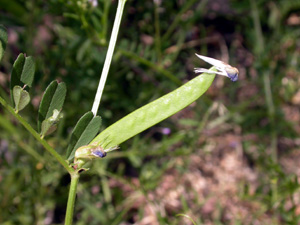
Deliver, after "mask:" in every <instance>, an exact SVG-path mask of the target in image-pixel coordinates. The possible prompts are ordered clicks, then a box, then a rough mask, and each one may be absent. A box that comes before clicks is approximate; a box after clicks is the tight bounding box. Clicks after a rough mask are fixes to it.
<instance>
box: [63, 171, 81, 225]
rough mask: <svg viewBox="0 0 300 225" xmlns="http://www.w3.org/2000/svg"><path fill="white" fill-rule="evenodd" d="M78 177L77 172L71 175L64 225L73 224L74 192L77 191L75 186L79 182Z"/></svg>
mask: <svg viewBox="0 0 300 225" xmlns="http://www.w3.org/2000/svg"><path fill="white" fill-rule="evenodd" d="M79 177H80V176H79V174H78V172H77V171H76V172H73V173H71V185H70V190H69V197H68V204H67V212H66V217H65V225H71V224H72V222H73V214H74V206H75V199H76V191H77V184H78V181H79Z"/></svg>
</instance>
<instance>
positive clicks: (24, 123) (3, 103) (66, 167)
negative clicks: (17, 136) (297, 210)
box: [0, 97, 74, 174]
mask: <svg viewBox="0 0 300 225" xmlns="http://www.w3.org/2000/svg"><path fill="white" fill-rule="evenodd" d="M0 103H1V104H2V105H3V106H4V107H5V108H6V109H7V110H8V111H9V112H10V114H12V115H13V116H14V117H15V118H16V119H17V120H18V121H19V122H20V123H21V124H22V125H23V126H24V127H25V128H26V129H27V130H28V131H29V132H30V133H31V134H32V135H33V137H34V138H35V139H36V140H37V141H38V142H40V143H41V144H42V145H43V146H44V148H45V149H46V150H47V151H48V152H49V153H50V154H51V155H52V156H54V158H55V159H56V160H57V161H58V162H59V163H60V164H61V165H62V166H63V167H64V168H65V169H66V170H67V171H68V172H69V173H70V174H71V173H72V172H74V170H73V169H72V168H71V167H70V166H69V164H68V163H67V162H66V161H65V160H64V159H63V157H62V156H61V155H60V154H58V153H57V152H56V151H55V150H54V149H53V148H52V147H51V146H50V145H49V144H48V143H47V142H46V141H45V140H44V139H42V138H41V137H40V135H39V134H38V133H37V132H36V131H35V130H34V129H33V128H32V127H31V126H30V124H29V123H27V122H26V121H25V120H24V119H23V117H21V116H20V115H19V114H17V113H16V112H15V110H14V109H13V108H12V107H11V106H10V105H9V104H8V103H7V102H6V101H5V100H4V99H3V98H1V97H0Z"/></svg>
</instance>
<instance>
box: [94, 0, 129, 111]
mask: <svg viewBox="0 0 300 225" xmlns="http://www.w3.org/2000/svg"><path fill="white" fill-rule="evenodd" d="M126 1H127V0H119V3H118V8H117V13H116V18H115V22H114V26H113V30H112V33H111V38H110V41H109V45H108V49H107V54H106V58H105V62H104V66H103V70H102V74H101V79H100V82H99V85H98V89H97V93H96V96H95V100H94V104H93V107H92V112H93V114H94V116H96V114H97V111H98V108H99V105H100V101H101V97H102V93H103V89H104V85H105V82H106V79H107V75H108V72H109V67H110V64H111V60H112V56H113V53H114V49H115V46H116V41H117V36H118V32H119V28H120V24H121V19H122V14H123V10H124V6H125V3H126Z"/></svg>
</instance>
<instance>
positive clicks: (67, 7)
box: [0, 0, 300, 225]
mask: <svg viewBox="0 0 300 225" xmlns="http://www.w3.org/2000/svg"><path fill="white" fill-rule="evenodd" d="M93 2H97V6H93V4H92V3H93ZM116 6H117V1H105V0H98V1H88V0H79V1H75V0H70V1H69V0H68V1H67V0H49V1H43V0H27V1H25V0H10V1H7V0H0V10H1V14H0V18H1V24H3V25H4V26H5V27H6V28H7V29H8V34H9V42H8V46H7V50H6V53H5V56H4V59H3V60H2V63H1V73H0V94H1V97H3V98H5V99H9V74H10V71H11V68H12V63H13V62H14V60H15V59H16V57H17V56H18V54H19V53H20V52H23V53H26V54H27V55H31V56H33V57H34V58H35V59H36V62H37V72H36V76H35V81H34V85H33V88H32V89H31V91H30V92H31V96H35V97H34V98H33V99H32V102H31V104H30V106H27V108H26V109H25V110H24V111H22V113H21V115H22V116H23V117H25V118H26V119H27V120H28V121H29V122H30V123H31V124H32V126H34V127H35V126H36V125H35V124H36V120H37V107H38V103H39V101H40V98H41V96H42V92H43V90H44V89H45V88H46V87H47V85H48V84H49V83H50V82H51V81H52V80H54V79H57V80H61V81H64V82H65V83H66V85H67V89H68V94H67V97H66V101H65V106H64V109H63V113H64V118H63V119H62V121H61V122H60V124H59V127H58V130H57V132H55V133H54V134H53V135H51V136H50V137H47V141H48V142H49V143H50V144H51V145H52V146H54V147H55V149H57V151H58V152H60V153H61V154H64V152H65V151H66V146H67V143H68V138H69V134H70V132H71V130H72V128H73V127H74V125H75V124H76V122H77V120H78V119H79V118H80V117H81V116H82V115H83V114H84V113H85V112H87V111H89V110H90V109H91V107H92V102H93V98H94V95H95V93H96V88H97V84H98V81H99V76H100V74H101V69H102V66H103V62H104V59H105V55H106V49H107V45H108V41H109V37H110V33H111V28H112V23H113V20H114V13H115V11H116ZM299 40H300V1H299V0H282V1H275V0H228V1H223V0H216V1H208V0H201V1H199V0H198V1H196V0H180V1H179V0H176V1H159V0H156V1H152V0H145V1H138V0H128V2H127V5H126V8H125V12H124V15H123V19H122V24H121V28H120V32H119V36H118V41H117V46H116V50H115V55H114V58H113V62H112V66H111V68H110V72H109V76H108V81H107V84H106V86H105V90H104V95H103V100H102V102H101V106H100V111H99V115H100V116H101V117H102V119H103V124H104V125H103V126H104V127H106V126H108V125H110V124H112V123H113V122H115V121H117V120H118V119H120V118H122V117H123V116H125V115H127V114H128V113H130V112H132V111H133V110H135V109H136V108H138V107H140V106H142V105H144V104H146V103H148V102H150V101H152V100H154V99H156V98H158V97H160V96H162V95H163V94H165V93H168V92H169V91H171V90H174V89H175V88H176V87H178V86H180V84H181V83H184V82H185V81H187V80H189V79H191V78H193V77H194V76H195V74H194V73H193V68H194V67H206V66H207V68H208V65H207V64H205V63H204V62H200V61H199V60H198V58H197V57H195V55H194V53H195V52H197V53H199V54H202V55H207V56H210V57H214V58H218V59H221V60H224V61H227V60H228V62H229V63H230V64H231V65H233V66H235V67H237V68H238V69H239V71H240V76H239V81H238V82H236V83H232V82H230V80H229V79H226V78H224V77H218V78H217V79H216V80H215V82H214V84H213V85H212V87H211V88H210V89H209V91H208V92H207V93H206V94H205V96H203V97H202V98H201V99H200V100H199V101H197V102H196V103H194V104H192V105H191V106H190V107H188V108H187V109H185V110H183V111H182V112H179V113H178V114H176V115H174V116H173V117H171V118H170V119H168V120H166V121H164V122H162V123H160V124H158V125H157V126H155V127H153V128H151V129H149V130H147V131H145V132H143V133H142V134H141V135H139V136H137V137H135V138H133V139H131V140H130V141H127V142H126V143H124V144H122V145H121V146H120V147H121V150H120V151H116V152H113V153H111V154H109V155H108V156H107V157H106V158H104V159H102V160H99V161H93V166H92V169H91V170H89V171H88V172H86V173H84V174H82V176H81V179H80V184H79V188H78V189H79V190H78V197H77V202H76V208H75V224H131V223H137V222H141V224H189V223H190V221H189V220H187V221H185V220H184V218H183V217H176V215H177V214H178V213H181V214H186V215H189V216H190V217H191V218H193V219H194V220H195V221H196V222H197V224H298V223H299V215H300V201H299V195H297V193H298V190H299V184H298V180H299V176H300V174H299V169H298V168H299V157H300V155H299V150H300V141H299V133H300V111H299V107H300V92H299V87H300V76H299V75H300V74H299V71H300V70H299V69H300V60H299V59H300V43H299ZM0 112H1V114H0V127H1V132H0V138H1V140H0V208H1V212H0V223H1V224H6V225H8V224H62V223H63V219H64V213H65V207H66V203H67V195H68V185H69V176H68V174H66V173H65V172H62V171H63V170H62V168H61V166H60V165H58V164H57V163H55V161H54V160H53V158H52V157H51V156H50V155H49V154H48V153H46V152H45V151H44V149H43V148H42V147H41V146H40V145H38V144H36V143H35V141H34V139H33V137H31V136H30V135H29V134H28V133H26V132H25V130H24V129H23V128H22V127H21V125H20V124H18V123H16V122H15V121H14V120H13V119H12V118H11V116H10V115H9V114H8V113H7V112H6V111H4V110H3V109H2V108H1V109H0ZM227 156H228V157H229V156H234V157H240V158H238V159H240V161H229V162H226V166H233V164H234V163H237V162H238V163H240V164H238V165H237V166H233V168H235V169H234V170H233V171H231V172H230V173H229V174H230V176H232V177H234V178H236V180H235V182H233V183H234V185H235V187H236V188H237V191H233V192H230V194H228V192H226V191H224V192H222V188H223V186H222V185H220V184H221V182H218V179H219V178H220V177H218V176H217V171H219V170H220V169H221V171H222V170H224V174H225V172H226V171H225V170H226V169H224V168H223V167H222V166H224V165H223V164H222V162H223V160H224V159H226V157H227ZM199 158H200V159H199ZM195 160H196V161H197V160H200V162H201V164H197V163H195V162H196V161H195ZM197 162H198V161H197ZM209 165H210V166H211V170H209V171H207V170H206V169H205V168H208V166H209ZM226 166H225V168H227V167H226ZM243 171H248V172H245V173H243ZM238 172H241V173H242V174H237V173H238ZM247 174H248V175H249V174H250V175H249V176H248V175H247ZM189 176H192V177H194V179H192V182H191V183H189V184H187V183H184V182H187V180H186V179H188V177H189ZM224 176H225V175H224ZM249 177H250V178H249ZM200 178H201V179H204V181H205V182H204V181H203V182H204V183H205V188H203V189H202V188H199V189H195V186H193V184H196V183H197V182H199V179H200ZM248 178H249V179H248ZM174 179H175V181H176V182H174ZM228 179H229V181H228V183H231V181H230V178H228ZM210 180H215V183H214V182H212V183H210V182H209V181H210ZM172 181H173V182H172ZM168 184H169V186H170V187H169V186H168ZM172 185H173V186H172ZM178 187H181V188H183V189H180V190H181V191H179V190H178ZM224 189H226V188H225V187H224ZM171 190H172V191H171ZM171 193H173V195H171ZM216 193H217V194H216ZM169 195H171V196H169ZM214 195H215V196H219V198H218V201H217V202H216V203H214V204H212V203H211V199H213V196H214ZM220 196H221V197H220ZM168 197H169V198H168ZM173 203H174V204H173ZM175 203H176V204H175ZM210 204H211V205H212V206H210ZM233 205H236V208H234V207H233ZM209 206H210V208H212V209H211V210H208V208H209ZM235 210H236V211H235ZM146 219H148V220H149V221H150V222H149V223H147V222H145V221H146Z"/></svg>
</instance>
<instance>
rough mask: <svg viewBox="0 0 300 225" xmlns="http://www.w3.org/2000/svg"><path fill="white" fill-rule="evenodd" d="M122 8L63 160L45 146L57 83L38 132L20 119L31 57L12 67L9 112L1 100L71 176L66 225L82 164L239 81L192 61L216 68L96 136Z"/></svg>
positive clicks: (54, 118) (223, 67)
mask: <svg viewBox="0 0 300 225" xmlns="http://www.w3.org/2000/svg"><path fill="white" fill-rule="evenodd" d="M125 3H126V0H119V2H118V9H117V13H116V18H115V22H114V26H113V30H112V35H111V39H110V43H109V46H108V51H107V56H106V59H105V63H104V67H103V71H102V74H101V80H100V82H99V87H98V90H97V94H96V96H95V101H94V104H93V107H92V110H91V111H90V112H87V113H85V114H84V115H83V116H82V117H81V118H80V119H79V121H78V122H77V123H76V125H75V128H74V129H73V131H72V134H71V138H70V141H69V145H68V147H67V149H66V155H65V156H63V155H61V154H59V153H57V152H56V151H55V149H53V148H52V147H51V146H50V145H49V144H48V142H47V141H46V140H45V137H46V136H47V135H49V134H51V133H52V132H54V131H55V129H56V126H57V123H58V122H59V120H60V119H61V118H62V117H63V115H62V113H61V110H62V108H63V104H64V101H65V96H66V94H67V91H66V90H67V88H66V85H65V84H64V83H63V82H61V83H58V82H57V81H53V82H51V83H50V84H49V86H48V87H47V89H46V90H45V92H44V95H43V98H42V100H41V102H40V106H39V110H38V120H37V131H36V130H34V129H33V127H32V126H31V125H30V124H29V123H28V122H26V121H25V120H24V119H23V117H22V116H20V114H19V113H20V111H21V110H22V109H24V108H25V107H26V105H28V103H29V102H30V95H29V93H28V89H29V88H30V87H31V86H32V83H33V80H34V72H35V62H34V60H33V58H32V57H27V56H25V54H22V53H21V54H20V55H19V56H18V58H17V59H16V61H15V63H14V65H13V70H12V73H11V84H10V93H11V100H12V106H11V105H10V104H9V103H8V102H6V101H5V100H4V99H3V98H2V97H0V103H1V104H2V105H3V106H4V108H6V110H8V111H9V112H10V113H11V115H13V116H14V117H15V118H16V119H17V120H18V121H19V122H20V123H21V124H22V125H23V126H24V127H25V128H26V129H27V130H28V131H29V132H30V133H31V134H32V135H33V136H34V138H35V139H36V140H37V141H38V142H39V143H41V144H42V145H43V147H44V148H45V149H46V150H47V151H48V152H49V153H50V154H51V155H52V156H53V157H54V158H55V159H56V160H57V162H59V163H60V164H61V165H62V166H63V167H64V168H65V170H66V171H67V172H68V173H69V174H70V177H71V184H70V189H69V197H68V203H67V211H66V216H65V224H66V225H70V224H72V220H73V213H74V205H75V199H76V190H77V185H78V181H79V177H80V172H83V171H86V170H87V169H88V168H85V167H84V166H85V164H86V162H89V161H91V160H93V159H97V158H98V159H99V158H103V157H105V156H106V155H107V153H109V152H110V151H113V150H116V149H118V146H119V145H120V144H121V143H123V142H124V141H126V140H128V139H130V138H131V137H133V136H135V135H137V134H139V133H141V132H142V131H144V130H146V129H148V128H149V127H151V126H153V125H155V124H157V123H159V122H161V121H162V120H164V119H166V118H168V117H170V116H172V115H173V114H175V113H177V112H178V111H180V110H182V109H183V108H185V107H186V106H188V105H190V104H191V103H192V102H194V101H196V100H197V99H198V98H200V97H201V96H202V95H203V94H204V93H205V92H206V91H207V89H208V88H209V87H210V85H211V84H212V82H213V80H214V78H215V74H220V75H225V74H226V75H225V76H228V77H229V78H230V79H231V80H232V81H236V80H237V77H238V71H237V69H236V68H234V67H231V66H229V65H227V64H225V63H223V62H221V61H219V60H215V59H212V58H208V57H205V56H200V55H197V56H198V57H199V58H201V59H203V60H205V61H207V62H209V63H211V64H212V65H214V66H215V67H212V68H211V69H209V70H207V69H201V68H196V69H195V72H196V73H202V72H204V73H203V74H201V75H199V76H197V77H195V78H194V79H192V80H190V81H189V82H187V83H186V84H184V85H182V86H181V87H179V88H177V89H176V90H174V91H172V92H170V93H169V94H166V95H164V96H162V97H161V98H159V99H157V100H155V101H153V102H151V103H149V104H147V105H145V106H143V107H141V108H139V109H137V110H135V111H134V112H132V113H130V114H129V115H127V116H125V117H124V118H122V119H120V120H119V121H117V122H116V123H114V124H112V125H111V126H109V127H108V128H106V129H105V130H103V131H102V132H101V133H100V134H98V135H97V133H98V132H99V130H100V127H101V123H102V121H101V117H100V116H97V111H98V108H99V105H100V100H101V96H102V93H103V90H104V86H105V82H106V79H107V75H108V72H109V67H110V64H111V60H112V56H113V52H114V48H115V45H116V40H117V34H118V31H119V26H120V23H121V17H122V13H123V10H124V6H125ZM6 44H7V33H6V31H5V28H4V27H0V59H1V58H2V56H3V54H4V50H5V47H6ZM96 135H97V136H96Z"/></svg>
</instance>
